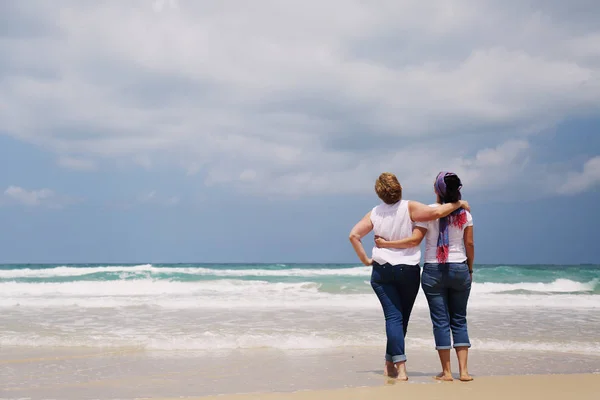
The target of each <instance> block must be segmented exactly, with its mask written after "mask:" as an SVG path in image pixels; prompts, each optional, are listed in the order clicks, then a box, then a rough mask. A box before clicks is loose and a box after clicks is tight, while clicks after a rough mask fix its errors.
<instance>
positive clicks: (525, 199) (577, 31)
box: [0, 0, 600, 263]
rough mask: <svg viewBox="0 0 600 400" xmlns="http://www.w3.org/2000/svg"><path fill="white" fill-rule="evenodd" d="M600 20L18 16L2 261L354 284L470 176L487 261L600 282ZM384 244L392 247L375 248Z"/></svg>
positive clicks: (551, 7)
mask: <svg viewBox="0 0 600 400" xmlns="http://www.w3.org/2000/svg"><path fill="white" fill-rule="evenodd" d="M598 21H600V7H599V6H598V4H597V2H596V1H595V0H579V1H577V0H574V1H569V2H566V1H562V0H518V1H517V0H504V1H491V0H490V1H486V0H439V1H434V0H431V1H420V0H405V1H399V0H372V1H369V0H360V1H359V0H328V1H306V0H302V1H300V0H288V1H279V0H257V1H252V2H245V1H240V0H197V1H193V0H128V1H122V0H106V1H92V0H56V1H52V2H51V1H44V0H39V1H36V0H24V1H18V2H17V1H8V0H5V1H2V0H0V221H1V222H2V225H3V227H2V229H1V230H0V262H86V261H87V262H142V261H144V262H166V261H174V262H177V261H189V262H193V261H196V262H203V261H206V262H219V261H221V262H248V261H255V262H348V261H350V262H354V261H355V256H354V254H353V252H352V248H351V247H350V245H349V243H348V241H347V234H348V232H349V230H350V228H351V227H352V225H353V224H354V223H355V222H356V221H357V220H358V219H360V217H362V216H363V215H364V214H365V213H366V212H367V211H368V210H369V209H370V208H371V207H373V206H374V205H376V204H377V202H378V199H377V197H376V196H375V194H374V193H373V183H374V179H375V178H376V177H377V175H378V174H379V173H380V172H382V171H391V172H394V173H396V174H397V175H398V177H399V178H400V180H401V182H402V184H403V186H404V193H405V197H406V198H410V199H416V200H420V201H422V202H427V203H428V202H431V201H432V200H433V195H432V188H431V186H432V182H433V178H434V177H435V175H436V173H437V172H438V171H440V170H452V171H454V172H456V173H458V174H459V176H460V177H461V178H462V180H463V183H464V194H465V197H466V198H467V199H468V200H469V201H470V202H471V203H472V206H473V214H474V219H475V226H476V228H475V229H476V245H477V261H479V262H485V263H550V262H556V263H580V262H594V261H597V259H598V258H597V256H596V247H597V244H596V242H597V239H596V238H597V234H598V231H597V230H598V222H599V220H600V218H599V217H598V216H599V215H600V213H599V211H598V207H599V206H598V204H600V191H599V190H598V189H599V188H600V24H599V23H598ZM369 240H370V239H369Z"/></svg>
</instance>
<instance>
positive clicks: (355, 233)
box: [349, 211, 373, 265]
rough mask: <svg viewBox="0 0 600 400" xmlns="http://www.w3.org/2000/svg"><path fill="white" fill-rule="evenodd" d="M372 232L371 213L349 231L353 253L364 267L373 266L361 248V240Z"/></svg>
mask: <svg viewBox="0 0 600 400" xmlns="http://www.w3.org/2000/svg"><path fill="white" fill-rule="evenodd" d="M372 230H373V223H372V222H371V212H370V211H369V212H368V213H367V215H365V216H364V217H363V219H361V220H360V221H358V223H357V224H356V225H354V228H352V230H351V231H350V237H349V239H350V243H352V247H354V251H355V252H356V255H357V256H358V258H359V259H360V261H361V262H362V263H363V264H365V265H371V264H373V260H371V259H370V258H369V257H368V256H367V253H366V252H365V249H364V248H363V245H362V242H361V239H362V238H363V237H365V236H366V235H367V234H368V233H369V232H371V231H372Z"/></svg>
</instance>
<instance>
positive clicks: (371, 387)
mask: <svg viewBox="0 0 600 400" xmlns="http://www.w3.org/2000/svg"><path fill="white" fill-rule="evenodd" d="M411 355H412V361H411V365H410V367H409V375H410V381H409V382H408V383H402V382H396V381H394V380H389V379H387V378H386V377H384V376H383V370H382V367H383V362H382V360H381V357H379V356H380V354H379V352H378V351H377V350H376V349H375V350H373V349H368V348H348V349H344V350H330V351H323V350H319V351H314V350H310V351H280V350H268V349H262V350H258V349H257V350H236V351H226V352H191V351H188V352H173V351H169V352H159V351H144V350H141V349H134V348H130V349H89V348H88V349H82V348H71V349H67V348H62V349H58V348H54V349H50V348H48V349H40V348H30V349H24V348H13V349H10V348H0V399H24V398H27V399H29V400H37V399H40V400H41V399H61V400H88V399H89V400H97V399H103V400H114V399H166V398H173V399H174V398H180V399H181V398H191V399H196V398H211V397H206V396H216V397H212V398H217V397H218V398H219V399H230V398H231V399H263V398H264V399H279V398H281V399H299V400H303V399H307V400H308V399H318V398H331V399H363V398H364V399H366V398H375V397H378V396H381V398H382V399H387V398H392V397H395V398H397V397H396V396H397V395H398V394H401V393H402V394H407V395H408V394H415V395H418V396H419V397H418V398H422V399H428V398H431V399H436V398H442V396H443V398H447V399H452V398H459V397H460V398H464V399H467V400H468V399H470V398H473V399H475V398H477V399H481V398H485V399H492V398H527V399H534V398H540V399H542V398H543V399H546V400H548V399H554V398H556V399H559V398H560V399H567V398H577V399H588V398H589V399H592V398H595V399H597V398H598V397H597V395H598V393H600V360H599V358H598V357H597V356H595V355H589V356H588V357H584V356H581V355H580V356H576V357H573V356H566V357H565V356H563V357H557V356H556V355H552V354H548V355H541V354H540V353H528V352H512V353H499V352H485V351H478V352H473V354H472V357H471V361H472V371H471V372H472V374H473V375H474V376H475V378H476V380H475V381H474V382H472V383H462V382H460V381H455V382H452V383H440V382H436V381H435V380H434V379H433V378H432V377H433V376H434V375H435V374H436V373H437V372H438V371H437V360H436V355H435V352H433V351H428V352H415V351H412V352H411ZM560 366H562V367H564V370H565V371H568V373H569V375H556V374H555V373H554V372H545V371H547V370H549V369H550V370H554V371H556V370H558V368H559V367H560ZM457 371H458V370H457V369H456V368H455V372H457ZM503 371H504V372H503ZM528 374H534V375H528ZM242 393H246V395H241V394H242ZM265 393H270V394H265ZM594 393H596V394H595V396H596V397H594ZM566 394H570V395H569V396H566V397H565V395H566ZM573 394H575V395H576V396H573ZM492 395H493V396H496V397H490V396H492ZM525 395H526V397H523V396H525ZM448 396H456V397H448ZM467 396H472V397H467ZM507 396H508V397H507ZM561 396H562V397H561Z"/></svg>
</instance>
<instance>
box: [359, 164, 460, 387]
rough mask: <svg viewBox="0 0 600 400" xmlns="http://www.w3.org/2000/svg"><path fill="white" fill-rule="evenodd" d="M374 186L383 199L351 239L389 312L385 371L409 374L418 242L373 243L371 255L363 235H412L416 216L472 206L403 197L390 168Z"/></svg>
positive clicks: (397, 375)
mask: <svg viewBox="0 0 600 400" xmlns="http://www.w3.org/2000/svg"><path fill="white" fill-rule="evenodd" d="M375 192H376V193H377V195H378V196H379V198H380V199H381V201H382V203H381V204H379V205H378V206H376V207H374V208H373V209H372V210H371V211H369V212H368V213H367V214H366V215H365V216H364V217H363V218H362V219H361V220H360V221H359V222H358V223H357V224H356V225H355V226H354V228H352V231H351V232H350V242H351V243H352V247H353V248H354V251H355V252H356V254H357V256H358V258H359V259H360V260H361V261H362V263H363V264H365V265H372V266H373V269H372V273H371V287H372V288H373V290H374V292H375V294H376V295H377V297H378V299H379V301H380V303H381V307H382V308H383V313H384V316H385V327H386V336H387V345H386V354H385V361H386V363H385V374H386V375H387V376H389V377H395V378H397V379H399V380H407V379H408V376H407V374H406V355H405V351H404V350H405V347H404V337H405V336H406V331H407V328H408V321H409V319H410V313H411V312H412V308H413V305H414V303H415V299H416V298H417V293H418V292H419V286H420V281H421V276H420V268H419V262H420V261H421V250H420V248H419V247H418V246H415V247H411V248H405V249H392V248H377V247H374V248H373V253H372V258H369V257H368V256H367V254H366V252H365V249H364V248H363V245H362V242H361V239H362V238H363V237H365V236H366V235H367V234H369V233H370V232H371V231H374V233H375V236H376V237H383V238H385V239H387V240H400V239H404V238H407V237H410V236H411V235H412V231H413V225H414V223H415V222H427V221H433V220H436V219H439V218H443V217H445V216H447V215H449V214H450V213H452V212H453V211H455V210H457V209H459V208H464V209H469V205H468V203H467V202H466V201H463V200H461V201H457V202H455V203H449V204H444V205H442V206H440V207H435V208H433V207H428V206H426V205H425V204H422V203H419V202H416V201H409V200H403V199H402V186H401V185H400V182H398V178H396V176H395V175H394V174H392V173H389V172H384V173H382V174H381V175H380V176H379V177H378V178H377V181H376V182H375Z"/></svg>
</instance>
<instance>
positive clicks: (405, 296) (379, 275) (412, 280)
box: [371, 262, 421, 363]
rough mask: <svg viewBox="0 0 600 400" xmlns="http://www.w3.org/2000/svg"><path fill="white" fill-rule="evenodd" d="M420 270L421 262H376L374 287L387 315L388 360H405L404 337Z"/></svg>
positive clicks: (386, 354) (372, 279) (374, 265)
mask: <svg viewBox="0 0 600 400" xmlns="http://www.w3.org/2000/svg"><path fill="white" fill-rule="evenodd" d="M420 273H421V270H420V268H419V266H418V265H391V264H382V265H380V264H377V263H375V262H374V263H373V272H372V273H371V287H372V288H373V290H374V291H375V294H376V295H377V297H378V298H379V302H380V303H381V307H382V308H383V314H384V315H385V333H386V336H387V346H386V352H385V359H386V361H391V362H394V363H397V362H402V361H406V355H405V353H404V337H405V336H406V330H407V328H408V320H409V319H410V313H411V311H412V308H413V305H414V304H415V299H416V298H417V293H419V284H420V281H421V274H420Z"/></svg>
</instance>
